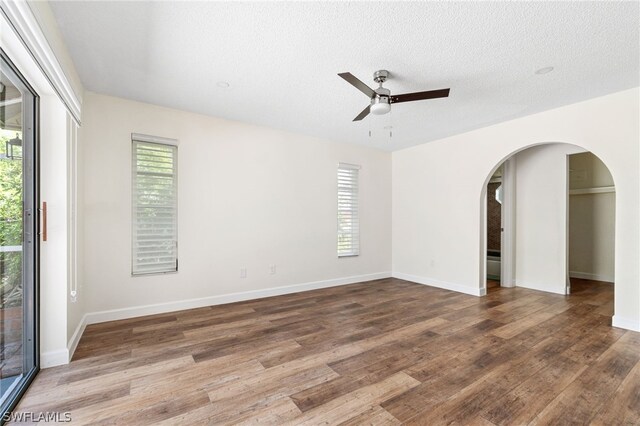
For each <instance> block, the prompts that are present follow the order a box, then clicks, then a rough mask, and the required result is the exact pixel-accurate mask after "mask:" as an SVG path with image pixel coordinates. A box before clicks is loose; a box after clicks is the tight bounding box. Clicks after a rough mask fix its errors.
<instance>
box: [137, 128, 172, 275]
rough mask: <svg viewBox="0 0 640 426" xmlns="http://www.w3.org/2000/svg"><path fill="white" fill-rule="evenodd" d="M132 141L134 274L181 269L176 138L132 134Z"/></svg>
mask: <svg viewBox="0 0 640 426" xmlns="http://www.w3.org/2000/svg"><path fill="white" fill-rule="evenodd" d="M131 136H132V137H131V139H132V142H133V190H132V195H133V221H132V222H133V229H132V231H133V250H132V256H133V260H132V269H131V270H132V274H133V275H141V274H156V273H164V272H176V271H177V270H178V221H177V207H178V205H177V204H178V203H177V201H178V197H177V195H178V194H177V191H178V185H177V183H178V180H177V167H178V148H177V146H176V143H177V141H175V140H172V139H164V138H157V137H153V136H146V135H138V134H133V135H131Z"/></svg>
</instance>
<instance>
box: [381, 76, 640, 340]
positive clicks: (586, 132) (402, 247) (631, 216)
mask: <svg viewBox="0 0 640 426" xmlns="http://www.w3.org/2000/svg"><path fill="white" fill-rule="evenodd" d="M639 95H640V91H639V90H638V88H635V89H631V90H626V91H623V92H618V93H614V94H611V95H608V96H603V97H600V98H595V99H591V100H589V101H585V102H581V103H577V104H573V105H568V106H565V107H562V108H558V109H554V110H550V111H545V112H543V113H539V114H535V115H530V116H527V117H524V118H520V119H517V120H512V121H509V122H505V123H501V124H497V125H494V126H490V127H486V128H483V129H479V130H475V131H472V132H468V133H464V134H461V135H456V136H452V137H449V138H446V139H441V140H438V141H434V142H429V143H427V144H424V145H420V146H416V147H413V148H409V149H405V150H401V151H396V152H394V153H393V154H392V159H393V160H392V161H393V211H392V216H393V271H394V275H397V276H404V277H413V278H414V279H415V280H421V281H423V282H430V283H432V284H435V285H441V286H448V287H449V288H453V289H462V290H463V291H467V292H470V293H476V294H477V293H479V292H480V288H481V282H482V273H483V272H484V271H482V268H481V259H484V250H485V248H484V241H483V236H482V230H483V229H484V228H483V226H484V224H483V220H484V219H483V217H482V209H481V207H482V205H483V204H482V203H483V202H484V197H483V192H482V191H483V188H485V187H486V182H487V181H488V179H489V176H490V175H491V174H492V172H493V170H494V169H495V167H497V166H498V165H499V164H500V163H501V162H502V161H503V160H504V159H505V158H508V157H510V156H511V155H512V154H513V153H514V152H517V151H520V150H522V149H523V148H525V147H529V146H533V145H536V144H540V143H546V142H564V143H570V144H573V145H578V146H580V147H582V148H585V149H586V150H589V151H592V152H593V153H594V154H596V155H597V156H598V157H599V158H600V159H601V160H603V162H604V163H605V164H606V165H607V167H608V168H609V170H610V171H611V173H612V175H613V178H614V180H615V182H616V202H617V208H616V231H615V234H616V243H615V252H616V260H615V270H616V287H615V290H616V291H615V317H614V324H616V325H620V326H624V327H627V328H634V329H638V330H640V274H639V272H640V271H639V266H638V265H639V263H640V262H639V259H640V238H639V237H640V227H639V224H640V217H639V216H640V202H639V195H640V173H639V169H640V167H639V166H640V164H639V163H640V161H639V154H640V153H639V148H638V147H639V145H640V144H639V139H640V138H639V132H638V129H639V127H640V118H639V117H640V111H639V110H640V108H639V104H640V102H639ZM518 199H519V195H518ZM557 214H558V215H562V211H557ZM517 238H518V236H517V235H516V240H517ZM482 263H484V260H482ZM555 263H557V264H560V263H566V253H565V255H564V256H561V257H559V258H558V259H556V260H555Z"/></svg>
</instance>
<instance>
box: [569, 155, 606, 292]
mask: <svg viewBox="0 0 640 426" xmlns="http://www.w3.org/2000/svg"><path fill="white" fill-rule="evenodd" d="M569 167H570V169H571V172H570V175H569V176H570V180H569V188H570V189H574V190H575V189H589V190H590V189H603V188H607V187H612V186H614V182H613V177H612V176H611V173H610V172H609V169H607V166H606V165H605V164H604V163H603V162H602V161H601V160H600V159H599V158H598V157H596V156H595V155H593V154H592V153H590V152H586V153H582V154H576V155H572V156H570V157H569ZM583 192H586V193H583ZM615 203H616V194H615V192H614V191H613V190H612V191H608V192H587V191H580V192H579V193H574V194H573V195H570V196H569V271H570V272H569V273H570V275H571V276H572V277H576V278H586V279H593V280H598V281H608V282H613V281H614V278H615V273H614V267H615V266H614V265H615V214H616V213H615V211H616V204H615Z"/></svg>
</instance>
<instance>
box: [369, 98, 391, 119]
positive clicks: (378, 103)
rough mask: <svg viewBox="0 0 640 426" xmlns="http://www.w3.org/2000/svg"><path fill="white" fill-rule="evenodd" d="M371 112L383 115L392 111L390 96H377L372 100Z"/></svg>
mask: <svg viewBox="0 0 640 426" xmlns="http://www.w3.org/2000/svg"><path fill="white" fill-rule="evenodd" d="M369 111H371V114H375V115H382V114H386V113H388V112H389V111H391V104H389V97H388V96H376V97H375V98H373V99H372V100H371V107H370V108H369Z"/></svg>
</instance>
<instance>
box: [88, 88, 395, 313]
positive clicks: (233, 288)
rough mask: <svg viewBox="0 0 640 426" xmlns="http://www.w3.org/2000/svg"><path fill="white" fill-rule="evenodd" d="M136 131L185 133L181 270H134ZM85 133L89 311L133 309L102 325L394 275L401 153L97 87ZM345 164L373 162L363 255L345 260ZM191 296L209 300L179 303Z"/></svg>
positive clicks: (366, 187)
mask: <svg viewBox="0 0 640 426" xmlns="http://www.w3.org/2000/svg"><path fill="white" fill-rule="evenodd" d="M132 132H136V133H144V134H150V135H154V136H162V137H168V138H175V139H178V140H179V148H178V161H179V163H178V176H179V177H178V210H179V213H178V232H179V243H178V244H179V249H178V250H179V272H178V273H176V274H166V275H153V276H142V277H140V276H138V277H132V276H131V133H132ZM80 139H81V141H82V144H83V149H84V153H83V158H82V160H81V163H82V165H83V167H84V185H85V186H84V208H83V214H84V221H85V222H84V256H85V261H84V268H85V277H84V280H85V283H86V290H87V297H88V299H87V310H88V311H89V312H91V313H95V312H96V311H110V310H119V309H120V310H122V309H124V311H118V312H107V313H103V314H98V315H93V316H92V317H91V318H90V321H98V320H104V319H109V318H118V317H125V316H131V315H135V314H144V313H149V312H154V311H162V310H170V309H176V308H180V307H188V306H194V304H198V303H201V304H211V303H215V302H216V301H227V300H229V299H225V298H218V299H216V296H224V295H229V294H232V293H240V292H252V291H253V292H254V293H250V294H248V295H246V297H255V296H260V295H262V294H264V293H260V291H263V290H265V289H270V288H274V287H280V286H291V285H297V284H303V283H309V282H317V281H326V280H336V279H338V280H339V281H335V282H333V281H330V282H327V283H324V284H331V283H338V282H344V281H343V280H342V279H345V278H347V279H348V278H349V277H353V278H352V280H361V279H368V278H371V279H372V278H375V277H378V276H384V275H386V276H388V274H389V272H390V269H391V268H390V267H391V265H390V263H391V262H390V261H391V215H390V214H391V207H390V200H391V159H390V154H389V153H386V152H382V151H378V150H373V149H367V148H362V147H358V146H355V145H346V144H337V143H332V142H329V141H325V140H320V139H314V138H310V137H307V136H302V135H296V134H292V133H287V132H283V131H278V130H274V129H269V128H265V127H259V126H253V125H249V124H244V123H239V122H233V121H228V120H223V119H218V118H213V117H206V116H201V115H196V114H192V113H188V112H184V111H177V110H172V109H167V108H161V107H156V106H152V105H147V104H142V103H137V102H132V101H127V100H123V99H117V98H113V97H107V96H103V95H98V94H93V93H86V94H85V98H84V105H83V126H82V128H81V132H80ZM340 161H342V162H348V163H355V164H360V165H361V166H362V169H361V172H360V191H361V201H360V203H361V204H360V207H361V209H360V211H361V255H360V256H358V257H353V258H342V259H338V258H337V256H336V185H337V183H336V168H337V165H338V162H340ZM271 264H275V265H277V273H276V274H274V275H271V274H269V265H271ZM240 268H247V271H248V276H247V278H245V279H241V278H240ZM379 274H382V275H379ZM202 298H204V299H202ZM188 299H202V300H200V301H199V302H197V301H196V302H193V303H190V302H189V303H183V304H180V303H176V302H179V301H185V300H188ZM156 304H161V306H155V307H152V308H142V309H140V307H141V306H144V305H156ZM162 304H167V305H162Z"/></svg>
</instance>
